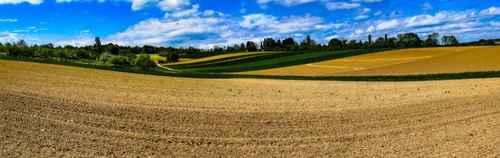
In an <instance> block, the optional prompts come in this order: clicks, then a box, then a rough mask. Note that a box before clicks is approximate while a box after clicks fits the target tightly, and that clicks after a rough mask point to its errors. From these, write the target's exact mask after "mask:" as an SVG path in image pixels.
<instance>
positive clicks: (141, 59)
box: [134, 54, 156, 70]
mask: <svg viewBox="0 0 500 158" xmlns="http://www.w3.org/2000/svg"><path fill="white" fill-rule="evenodd" d="M134 65H135V66H138V67H140V68H141V69H143V70H151V69H154V68H155V67H156V63H155V62H154V61H153V60H151V57H149V55H146V54H142V55H139V56H138V57H137V59H135V62H134Z"/></svg>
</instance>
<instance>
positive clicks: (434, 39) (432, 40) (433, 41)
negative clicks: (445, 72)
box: [424, 33, 439, 47]
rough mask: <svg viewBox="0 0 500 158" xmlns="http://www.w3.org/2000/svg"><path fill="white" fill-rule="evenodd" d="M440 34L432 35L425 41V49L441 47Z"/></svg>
mask: <svg viewBox="0 0 500 158" xmlns="http://www.w3.org/2000/svg"><path fill="white" fill-rule="evenodd" d="M438 38H439V33H432V34H430V35H429V36H427V39H426V40H425V41H424V47H436V46H438V45H439V40H438Z"/></svg>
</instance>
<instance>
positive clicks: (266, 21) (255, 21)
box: [239, 14, 278, 28]
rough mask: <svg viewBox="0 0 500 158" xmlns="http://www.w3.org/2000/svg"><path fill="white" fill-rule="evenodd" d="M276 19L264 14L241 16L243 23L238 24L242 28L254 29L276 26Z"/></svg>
mask: <svg viewBox="0 0 500 158" xmlns="http://www.w3.org/2000/svg"><path fill="white" fill-rule="evenodd" d="M277 23H278V21H277V20H276V17H274V16H271V15H265V14H250V15H245V16H243V21H241V22H240V23H239V24H240V26H241V27H244V28H254V27H257V26H266V25H274V24H277Z"/></svg>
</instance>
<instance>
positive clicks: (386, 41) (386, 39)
mask: <svg viewBox="0 0 500 158" xmlns="http://www.w3.org/2000/svg"><path fill="white" fill-rule="evenodd" d="M384 42H385V46H384V47H389V39H388V38H387V34H385V35H384Z"/></svg>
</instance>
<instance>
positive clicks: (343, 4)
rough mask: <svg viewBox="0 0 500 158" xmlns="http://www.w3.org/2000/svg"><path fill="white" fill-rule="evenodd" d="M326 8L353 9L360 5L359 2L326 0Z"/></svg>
mask: <svg viewBox="0 0 500 158" xmlns="http://www.w3.org/2000/svg"><path fill="white" fill-rule="evenodd" d="M325 5H326V8H327V9H328V10H337V9H353V8H357V7H359V6H361V4H359V3H346V2H328V3H326V4H325Z"/></svg>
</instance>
